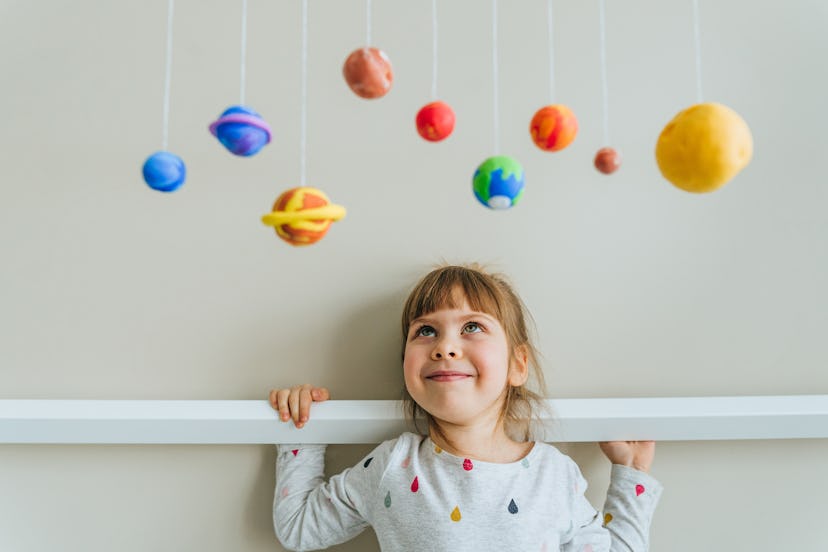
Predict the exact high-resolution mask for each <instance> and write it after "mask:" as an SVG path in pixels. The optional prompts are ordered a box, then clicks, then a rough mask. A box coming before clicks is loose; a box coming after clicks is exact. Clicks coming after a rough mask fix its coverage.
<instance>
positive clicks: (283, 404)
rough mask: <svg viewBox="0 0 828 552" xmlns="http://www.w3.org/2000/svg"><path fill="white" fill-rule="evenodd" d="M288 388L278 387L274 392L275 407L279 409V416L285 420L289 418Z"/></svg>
mask: <svg viewBox="0 0 828 552" xmlns="http://www.w3.org/2000/svg"><path fill="white" fill-rule="evenodd" d="M289 395H290V389H279V390H278V391H277V392H276V409H277V410H278V411H279V418H280V419H281V420H282V421H283V422H286V421H288V420H289V419H290V408H289V407H288V396H289Z"/></svg>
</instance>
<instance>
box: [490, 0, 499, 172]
mask: <svg viewBox="0 0 828 552" xmlns="http://www.w3.org/2000/svg"><path fill="white" fill-rule="evenodd" d="M499 80H500V77H499V75H498V60H497V0H492V82H493V84H494V87H493V88H494V90H493V93H492V95H493V96H494V154H495V155H498V154H499V153H500V111H499V107H498V103H499V98H498V81H499Z"/></svg>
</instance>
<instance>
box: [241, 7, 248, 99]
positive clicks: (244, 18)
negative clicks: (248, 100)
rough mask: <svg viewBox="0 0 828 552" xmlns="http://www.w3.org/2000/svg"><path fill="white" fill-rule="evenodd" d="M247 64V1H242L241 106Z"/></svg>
mask: <svg viewBox="0 0 828 552" xmlns="http://www.w3.org/2000/svg"><path fill="white" fill-rule="evenodd" d="M246 64H247V0H242V26H241V86H240V88H241V91H240V93H239V96H240V99H239V105H244V83H245V72H246V69H247V67H246Z"/></svg>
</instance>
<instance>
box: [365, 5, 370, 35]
mask: <svg viewBox="0 0 828 552" xmlns="http://www.w3.org/2000/svg"><path fill="white" fill-rule="evenodd" d="M365 45H366V46H370V45H371V0H366V1H365Z"/></svg>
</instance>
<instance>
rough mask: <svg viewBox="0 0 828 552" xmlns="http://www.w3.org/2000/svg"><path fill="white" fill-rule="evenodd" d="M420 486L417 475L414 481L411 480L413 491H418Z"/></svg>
mask: <svg viewBox="0 0 828 552" xmlns="http://www.w3.org/2000/svg"><path fill="white" fill-rule="evenodd" d="M419 488H420V483H419V481H418V478H417V477H414V481H412V482H411V492H412V493H416V492H417V491H418V490H419Z"/></svg>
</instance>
